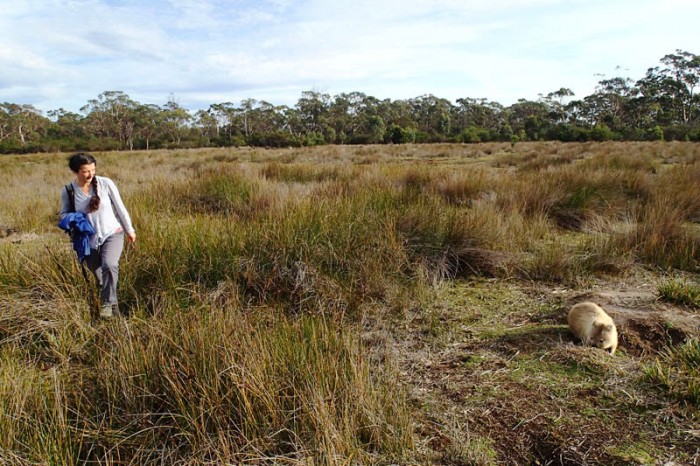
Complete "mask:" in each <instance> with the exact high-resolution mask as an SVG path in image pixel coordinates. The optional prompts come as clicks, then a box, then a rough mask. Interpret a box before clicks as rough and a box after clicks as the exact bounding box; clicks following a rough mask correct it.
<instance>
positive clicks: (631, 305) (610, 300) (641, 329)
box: [567, 291, 700, 357]
mask: <svg viewBox="0 0 700 466" xmlns="http://www.w3.org/2000/svg"><path fill="white" fill-rule="evenodd" d="M581 301H592V302H594V303H596V304H598V305H599V306H601V307H602V308H603V309H605V312H607V313H608V314H609V315H610V317H612V318H613V320H614V321H615V325H616V326H617V332H618V339H619V346H620V348H621V349H624V351H625V352H626V353H628V354H630V355H633V356H636V357H643V356H646V355H650V354H656V353H659V352H660V351H663V350H665V349H666V348H668V347H669V346H675V345H678V344H682V343H684V342H686V341H687V340H688V339H690V338H694V337H697V336H698V335H700V316H699V315H697V314H694V313H692V312H690V311H688V310H687V309H684V308H682V307H678V306H673V305H671V304H668V303H663V302H661V301H659V300H658V299H657V298H656V296H655V295H654V294H653V293H651V292H648V291H624V292H619V291H599V292H595V293H586V294H582V295H578V296H575V297H571V298H570V299H569V300H568V302H567V304H568V305H569V306H572V305H573V304H575V303H577V302H581Z"/></svg>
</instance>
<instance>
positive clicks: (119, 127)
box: [80, 91, 139, 149]
mask: <svg viewBox="0 0 700 466" xmlns="http://www.w3.org/2000/svg"><path fill="white" fill-rule="evenodd" d="M138 105H139V103H138V102H136V101H134V100H132V99H131V98H130V97H129V96H128V95H127V94H125V93H124V92H122V91H105V92H103V93H101V94H100V95H98V96H97V98H96V99H91V100H88V103H87V104H86V105H85V106H83V107H82V108H81V109H80V111H81V112H83V113H85V114H86V118H85V123H86V128H87V129H88V131H89V132H90V133H92V134H93V135H95V136H96V137H98V138H107V139H113V140H115V141H116V142H117V143H118V148H121V149H124V148H133V137H134V130H135V125H136V122H135V120H136V112H135V110H136V108H137V107H138Z"/></svg>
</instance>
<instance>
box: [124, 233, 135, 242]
mask: <svg viewBox="0 0 700 466" xmlns="http://www.w3.org/2000/svg"><path fill="white" fill-rule="evenodd" d="M126 239H127V241H129V242H130V243H132V244H133V243H135V242H136V233H127V234H126Z"/></svg>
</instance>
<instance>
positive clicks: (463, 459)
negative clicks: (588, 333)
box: [374, 278, 700, 465]
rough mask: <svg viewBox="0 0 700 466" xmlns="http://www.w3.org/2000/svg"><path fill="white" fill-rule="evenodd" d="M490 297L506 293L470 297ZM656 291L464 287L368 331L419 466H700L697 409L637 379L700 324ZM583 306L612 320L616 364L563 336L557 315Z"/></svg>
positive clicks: (636, 287) (562, 320)
mask: <svg viewBox="0 0 700 466" xmlns="http://www.w3.org/2000/svg"><path fill="white" fill-rule="evenodd" d="M499 286H505V287H506V288H507V289H508V290H509V292H510V293H512V295H509V296H507V297H506V298H504V301H503V302H489V301H488V299H489V298H488V296H489V292H488V291H486V292H484V293H483V295H479V293H476V295H475V293H474V288H475V287H476V288H478V287H482V288H483V287H486V289H487V290H489V291H490V290H491V288H493V287H496V288H497V287H499ZM655 290H656V284H655V283H653V281H649V280H646V279H638V278H637V279H632V280H627V281H626V282H623V283H612V282H599V283H596V284H594V285H592V286H590V287H588V288H587V289H585V290H574V289H566V288H561V287H554V286H553V287H546V286H542V285H541V284H523V283H517V284H516V283H508V284H505V285H504V284H500V283H498V282H497V281H494V282H492V283H486V284H484V283H478V284H474V283H470V282H467V281H465V282H461V283H454V284H453V286H452V287H451V288H450V290H449V292H447V293H442V294H441V295H439V296H438V298H437V299H436V301H435V303H433V304H431V305H430V306H427V307H425V308H416V309H412V310H410V311H408V312H407V313H406V314H405V316H404V317H403V322H401V324H400V325H395V326H394V327H393V328H390V329H379V330H377V329H374V331H375V332H377V331H378V332H379V333H380V334H382V332H383V334H384V338H383V340H384V350H386V351H390V352H392V353H393V357H394V358H395V359H396V360H397V361H398V365H399V372H400V374H401V379H402V382H403V383H404V385H405V386H407V387H409V399H410V400H411V402H412V405H413V407H414V409H415V412H416V413H417V415H416V419H418V420H417V421H416V432H417V435H418V437H419V438H420V439H421V442H422V445H421V447H422V448H423V450H424V454H425V461H426V462H427V463H429V464H567V465H568V464H580V465H588V464H668V465H673V464H700V431H698V430H697V427H696V424H695V423H696V422H698V420H699V419H700V416H698V410H697V409H696V408H693V407H679V406H676V405H675V404H674V403H673V402H669V401H668V400H667V399H665V398H663V394H662V393H661V392H660V391H659V390H657V389H655V387H652V386H647V385H648V384H647V385H645V384H644V382H643V378H642V374H643V367H644V366H645V365H647V364H651V363H653V362H654V361H655V360H656V358H658V357H659V356H660V355H662V354H663V353H664V352H665V351H667V349H668V348H669V346H673V345H678V344H682V343H684V342H685V341H687V340H688V339H690V338H697V337H698V335H700V313H698V312H697V311H695V312H694V311H693V310H691V309H686V308H683V307H678V306H674V305H671V304H668V303H665V302H662V301H660V300H659V299H658V297H657V295H656V294H655ZM479 300H482V301H483V302H480V301H479ZM581 301H593V302H595V303H597V304H598V305H600V306H601V307H603V309H605V310H606V312H608V314H610V316H611V317H612V318H613V319H614V320H615V322H616V325H617V328H618V334H619V348H618V352H617V353H616V354H615V355H614V356H611V355H609V354H608V353H606V352H604V351H602V350H599V349H597V348H588V347H582V346H580V342H578V341H575V340H574V337H573V336H572V335H571V333H570V332H569V330H568V327H567V326H566V314H567V312H568V309H569V308H570V307H571V306H572V305H573V304H574V303H577V302H581ZM504 303H506V305H505V306H504ZM494 306H495V307H498V308H499V311H498V312H493V310H492V308H493V307H494ZM490 309H491V311H489V310H490ZM375 339H376V334H375Z"/></svg>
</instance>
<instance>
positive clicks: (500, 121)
mask: <svg viewBox="0 0 700 466" xmlns="http://www.w3.org/2000/svg"><path fill="white" fill-rule="evenodd" d="M456 102H457V105H456V106H455V107H454V110H453V115H454V118H453V121H454V129H455V132H457V133H461V132H462V131H464V130H465V129H468V128H478V129H482V130H487V131H492V132H494V133H495V132H497V131H499V130H501V129H502V128H504V127H505V126H506V125H508V121H507V120H505V119H504V116H505V113H504V108H503V106H502V105H501V104H499V103H498V102H490V101H488V100H487V99H483V98H482V99H474V98H470V97H464V98H459V99H457V101H456Z"/></svg>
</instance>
